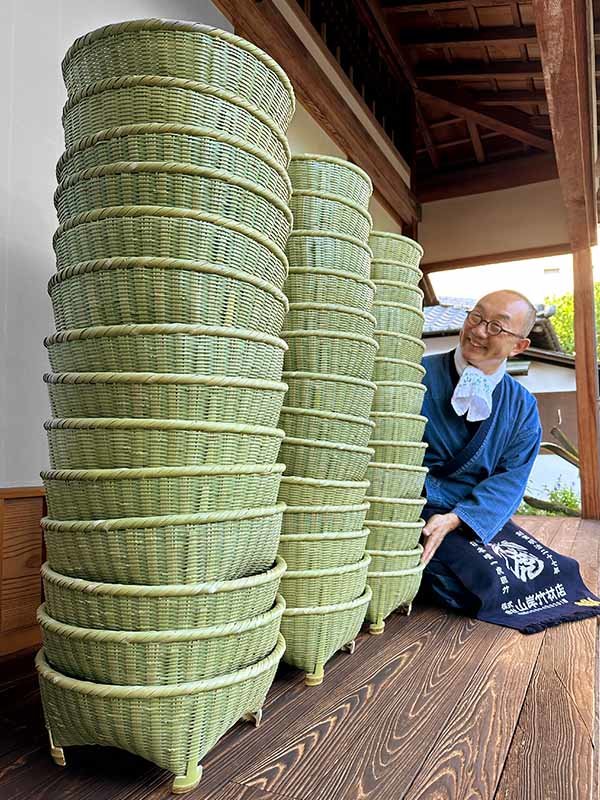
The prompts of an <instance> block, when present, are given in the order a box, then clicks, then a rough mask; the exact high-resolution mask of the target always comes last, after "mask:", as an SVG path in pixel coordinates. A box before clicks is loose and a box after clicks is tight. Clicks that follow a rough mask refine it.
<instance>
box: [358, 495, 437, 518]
mask: <svg viewBox="0 0 600 800" xmlns="http://www.w3.org/2000/svg"><path fill="white" fill-rule="evenodd" d="M366 499H367V501H368V502H369V503H370V505H371V507H370V509H369V518H370V519H377V520H382V521H383V522H417V520H418V519H419V517H420V516H421V511H422V510H423V506H424V505H425V502H426V501H425V498H424V497H423V498H416V499H415V500H404V499H397V498H393V497H376V496H374V495H369V496H367V498H366Z"/></svg>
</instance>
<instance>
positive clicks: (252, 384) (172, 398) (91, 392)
mask: <svg viewBox="0 0 600 800" xmlns="http://www.w3.org/2000/svg"><path fill="white" fill-rule="evenodd" d="M44 382H45V383H46V385H47V387H48V392H49V395H50V407H51V409H52V413H53V414H54V416H56V417H73V416H76V415H79V416H86V417H132V418H133V417H136V418H140V419H147V418H154V419H187V420H206V421H207V422H226V421H227V420H232V419H243V420H244V421H245V422H247V423H248V424H249V425H266V426H268V427H275V426H276V425H277V422H278V420H279V414H280V411H281V407H282V405H283V398H284V395H285V392H286V390H287V384H285V383H281V382H277V381H265V380H251V379H249V378H228V377H224V376H221V375H181V374H179V375H178V374H172V373H158V372H63V373H59V374H54V373H47V374H46V375H44Z"/></svg>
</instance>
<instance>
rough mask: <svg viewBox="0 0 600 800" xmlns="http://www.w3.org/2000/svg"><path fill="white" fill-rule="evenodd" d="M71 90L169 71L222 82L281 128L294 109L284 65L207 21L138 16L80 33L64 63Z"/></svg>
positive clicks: (67, 81)
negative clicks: (138, 18) (138, 17)
mask: <svg viewBox="0 0 600 800" xmlns="http://www.w3.org/2000/svg"><path fill="white" fill-rule="evenodd" d="M62 73H63V77H64V80H65V84H66V86H67V90H68V91H69V93H73V92H75V91H77V89H78V88H79V87H80V86H82V85H83V86H85V85H87V84H89V83H93V82H94V81H98V80H102V79H103V78H113V77H118V76H120V75H168V76H171V77H176V78H186V79H192V80H195V81H202V82H204V83H209V84H212V85H213V86H220V87H222V88H223V89H227V90H229V91H234V92H237V93H239V94H240V95H242V96H243V97H245V98H246V99H247V100H249V101H250V102H252V103H254V104H255V105H257V106H259V107H260V108H263V109H264V110H265V112H266V113H268V114H270V115H271V116H272V117H273V119H274V121H275V122H276V123H277V124H278V125H279V126H280V127H281V128H282V129H283V130H285V129H286V128H287V126H288V125H289V123H290V121H291V118H292V116H293V114H294V109H295V98H294V90H293V88H292V84H291V82H290V80H289V78H288V77H287V75H286V74H285V72H284V71H283V69H282V68H281V67H280V66H279V64H277V62H276V61H274V60H273V59H272V58H271V57H270V56H269V55H267V54H266V53H265V52H263V51H262V50H260V49H259V48H258V47H256V46H255V45H253V44H252V43H251V42H248V41H246V40H245V39H242V38H241V37H239V36H235V35H234V34H232V33H229V32H228V31H222V30H219V29H218V28H213V27H212V26H209V25H200V24H198V23H197V22H180V21H175V20H164V19H142V20H131V21H128V22H118V23H115V24H114V25H105V26H104V27H102V28H98V29H97V30H95V31H92V32H91V33H86V34H85V35H84V36H80V37H79V38H78V39H76V40H75V42H74V43H73V44H72V45H71V47H70V48H69V50H68V51H67V54H66V55H65V57H64V59H63V63H62Z"/></svg>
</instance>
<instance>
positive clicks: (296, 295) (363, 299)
mask: <svg viewBox="0 0 600 800" xmlns="http://www.w3.org/2000/svg"><path fill="white" fill-rule="evenodd" d="M284 288H285V292H286V294H287V296H288V297H289V298H290V300H291V302H293V303H335V304H337V305H341V304H342V303H343V304H345V305H347V306H350V307H351V308H359V309H361V310H362V311H371V308H372V306H373V300H374V298H375V286H374V284H373V283H372V282H371V281H369V280H367V279H366V278H360V277H359V276H357V275H353V274H352V273H351V272H344V271H343V270H326V269H321V270H317V269H311V268H309V267H298V266H296V265H294V264H291V265H290V271H289V274H288V279H287V281H286V284H285V287H284Z"/></svg>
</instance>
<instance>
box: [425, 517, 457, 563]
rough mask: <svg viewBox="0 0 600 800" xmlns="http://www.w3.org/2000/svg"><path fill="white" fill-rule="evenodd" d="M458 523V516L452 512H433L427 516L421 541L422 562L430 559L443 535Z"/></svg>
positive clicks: (453, 528)
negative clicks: (422, 540) (422, 541)
mask: <svg viewBox="0 0 600 800" xmlns="http://www.w3.org/2000/svg"><path fill="white" fill-rule="evenodd" d="M460 524H461V520H460V517H457V516H456V514H454V513H453V512H450V513H449V514H434V515H433V516H432V517H430V518H429V521H428V522H427V524H426V525H425V527H424V528H423V536H424V537H425V541H424V543H423V555H422V556H421V563H422V564H428V563H429V562H430V561H431V559H432V558H433V555H434V553H435V551H436V550H437V549H438V547H439V546H440V545H441V543H442V541H443V539H444V536H446V534H447V533H450V531H453V530H455V529H456V528H458V526H459V525H460Z"/></svg>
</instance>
